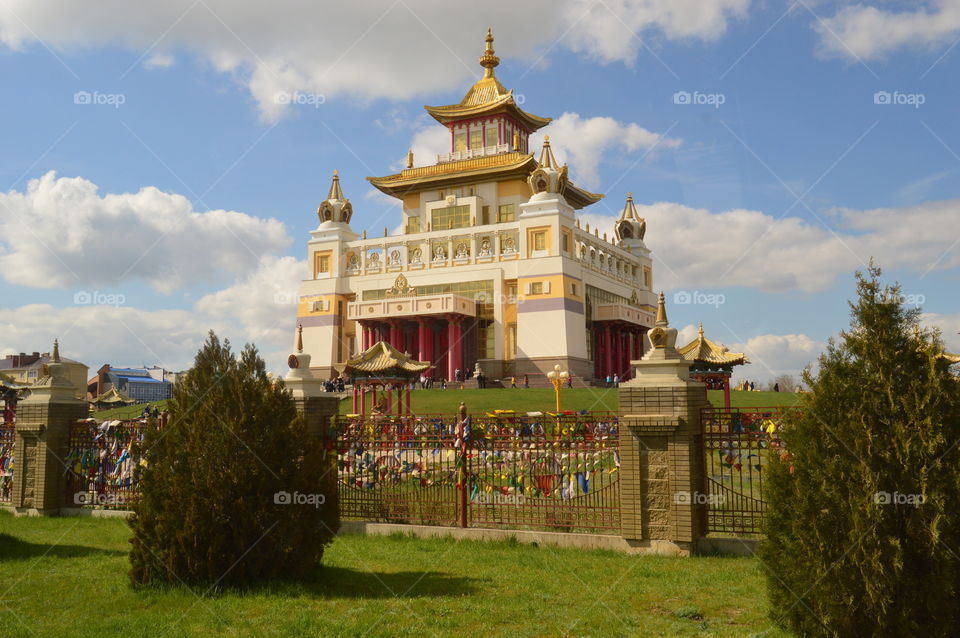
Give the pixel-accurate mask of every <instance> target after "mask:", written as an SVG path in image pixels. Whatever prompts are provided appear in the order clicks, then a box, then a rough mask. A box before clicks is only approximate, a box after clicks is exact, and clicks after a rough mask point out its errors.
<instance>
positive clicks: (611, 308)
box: [593, 300, 656, 328]
mask: <svg viewBox="0 0 960 638" xmlns="http://www.w3.org/2000/svg"><path fill="white" fill-rule="evenodd" d="M643 301H646V300H641V303H642V302H643ZM593 321H620V322H623V323H629V324H633V325H636V326H643V327H646V328H650V327H652V326H653V324H654V322H655V321H656V317H654V313H653V312H650V311H646V310H641V309H640V308H635V307H633V306H630V305H627V304H622V303H608V304H598V305H596V306H594V307H593Z"/></svg>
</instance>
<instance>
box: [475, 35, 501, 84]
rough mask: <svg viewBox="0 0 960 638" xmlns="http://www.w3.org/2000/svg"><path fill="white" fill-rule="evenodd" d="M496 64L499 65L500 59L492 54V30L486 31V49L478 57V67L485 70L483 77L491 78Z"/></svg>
mask: <svg viewBox="0 0 960 638" xmlns="http://www.w3.org/2000/svg"><path fill="white" fill-rule="evenodd" d="M498 64H500V58H498V57H497V56H495V55H494V54H493V29H492V28H491V29H487V48H486V49H484V51H483V55H481V56H480V66H482V67H483V68H484V69H486V70H485V71H484V72H483V77H485V78H492V77H493V68H494V67H495V66H497V65H498Z"/></svg>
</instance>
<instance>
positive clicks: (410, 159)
mask: <svg viewBox="0 0 960 638" xmlns="http://www.w3.org/2000/svg"><path fill="white" fill-rule="evenodd" d="M407 168H413V149H412V148H411V149H410V150H409V151H407Z"/></svg>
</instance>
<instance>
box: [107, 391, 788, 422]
mask: <svg viewBox="0 0 960 638" xmlns="http://www.w3.org/2000/svg"><path fill="white" fill-rule="evenodd" d="M707 395H708V397H709V399H710V402H711V403H713V404H714V405H716V406H722V405H723V392H722V391H720V390H710V391H708V392H707ZM561 397H562V398H561V407H562V408H563V409H565V410H611V411H616V410H617V407H618V405H619V402H618V401H617V390H616V389H607V388H571V389H569V390H568V389H564V390H563V392H562V395H561ZM730 398H731V403H732V404H733V406H734V407H756V406H760V407H771V406H777V405H794V404H796V403H797V401H798V400H799V395H797V394H794V393H793V392H738V391H733V392H731V393H730ZM461 401H464V402H465V403H466V404H467V408H468V409H469V410H470V412H471V413H481V412H489V411H491V410H517V411H518V412H533V411H536V410H541V411H553V408H554V403H553V401H554V399H553V389H552V388H527V389H523V388H517V389H511V388H491V389H488V390H454V389H449V390H414V391H413V393H412V394H411V402H412V403H413V410H414V412H418V413H421V414H427V413H448V414H449V413H452V412H456V411H457V406H459V405H460V402H461ZM166 404H167V402H166V400H164V401H157V402H155V403H150V404H148V405H150V406H151V408H152V407H154V406H156V407H158V408H159V409H160V410H161V411H162V410H163V409H164V408H165V407H166ZM143 408H144V406H143V405H142V404H141V405H130V406H126V407H123V408H115V409H113V410H104V411H102V412H96V413H94V415H93V416H94V418H96V419H97V420H98V421H106V420H109V419H134V418H136V417H138V416H140V413H142V412H143ZM351 410H352V401H351V399H350V398H347V399H344V400H343V401H341V402H340V413H341V414H348V413H349V412H350V411H351Z"/></svg>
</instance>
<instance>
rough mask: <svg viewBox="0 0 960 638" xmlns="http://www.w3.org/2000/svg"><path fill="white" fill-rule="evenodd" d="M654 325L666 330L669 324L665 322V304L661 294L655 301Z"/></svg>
mask: <svg viewBox="0 0 960 638" xmlns="http://www.w3.org/2000/svg"><path fill="white" fill-rule="evenodd" d="M656 325H658V326H662V327H664V328H666V327H667V326H668V325H670V323H669V322H668V321H667V302H666V299H664V297H663V292H661V293H660V297H659V298H658V299H657V322H656Z"/></svg>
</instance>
